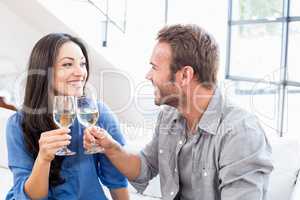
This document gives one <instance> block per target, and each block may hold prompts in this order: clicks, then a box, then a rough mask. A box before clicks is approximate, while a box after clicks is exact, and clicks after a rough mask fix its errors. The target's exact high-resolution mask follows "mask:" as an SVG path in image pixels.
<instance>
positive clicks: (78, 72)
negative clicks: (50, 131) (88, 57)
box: [74, 64, 84, 76]
mask: <svg viewBox="0 0 300 200" xmlns="http://www.w3.org/2000/svg"><path fill="white" fill-rule="evenodd" d="M74 74H75V75H77V76H82V75H84V67H82V66H81V65H80V64H76V65H75V67H74Z"/></svg>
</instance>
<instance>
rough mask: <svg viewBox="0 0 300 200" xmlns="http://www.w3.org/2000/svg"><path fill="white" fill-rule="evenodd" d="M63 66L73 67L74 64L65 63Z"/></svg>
mask: <svg viewBox="0 0 300 200" xmlns="http://www.w3.org/2000/svg"><path fill="white" fill-rule="evenodd" d="M62 66H63V67H71V66H72V63H64V64H63V65H62Z"/></svg>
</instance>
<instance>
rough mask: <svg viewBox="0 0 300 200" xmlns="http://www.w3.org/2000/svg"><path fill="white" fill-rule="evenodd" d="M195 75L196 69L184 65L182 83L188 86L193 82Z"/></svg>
mask: <svg viewBox="0 0 300 200" xmlns="http://www.w3.org/2000/svg"><path fill="white" fill-rule="evenodd" d="M193 77H194V69H193V68H192V67H191V66H184V67H183V68H182V85H183V86H186V85H189V84H190V83H191V81H192V80H193Z"/></svg>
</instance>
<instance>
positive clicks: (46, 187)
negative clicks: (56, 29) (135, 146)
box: [6, 33, 129, 200]
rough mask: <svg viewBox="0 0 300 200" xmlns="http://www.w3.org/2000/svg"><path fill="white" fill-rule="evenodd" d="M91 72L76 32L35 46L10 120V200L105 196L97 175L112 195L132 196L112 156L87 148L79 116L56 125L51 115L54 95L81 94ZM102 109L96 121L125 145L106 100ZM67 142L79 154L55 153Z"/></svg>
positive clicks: (85, 53)
mask: <svg viewBox="0 0 300 200" xmlns="http://www.w3.org/2000/svg"><path fill="white" fill-rule="evenodd" d="M88 72H89V62H88V55H87V51H86V48H85V47H84V45H83V43H82V42H80V40H79V39H77V38H74V37H72V36H70V35H68V34H62V33H54V34H49V35H47V36H45V37H43V38H42V39H40V40H39V41H38V42H37V44H36V45H35V46H34V48H33V50H32V53H31V56H30V60H29V69H28V79H27V83H26V90H25V98H24V104H23V108H22V110H21V111H20V112H17V113H16V114H15V115H13V116H12V117H11V118H10V119H9V121H8V124H7V133H6V134H7V145H8V158H9V167H10V170H11V171H12V173H13V176H14V185H13V187H12V189H11V190H10V191H9V193H8V195H7V197H6V199H7V200H8V199H9V200H11V199H22V200H23V199H68V200H71V199H74V200H75V199H76V200H78V199H107V197H106V196H105V194H104V192H103V189H102V187H101V184H100V183H99V179H98V178H100V180H101V182H102V184H104V185H105V186H107V187H108V188H109V189H110V193H111V196H112V198H113V199H122V200H123V199H125V200H126V199H129V198H128V191H127V188H126V187H127V180H126V178H125V177H124V176H123V175H122V174H120V173H119V171H117V170H116V168H114V167H113V165H111V163H110V162H109V161H108V159H107V158H106V157H105V156H104V155H102V154H94V155H85V154H84V150H83V145H82V137H83V135H82V134H83V132H84V130H83V127H82V126H81V125H80V124H79V123H78V121H77V119H76V120H75V121H74V123H73V125H72V126H71V127H70V130H69V129H67V128H57V126H56V125H55V124H54V122H53V119H52V113H53V111H52V100H53V96H54V95H65V96H81V95H82V94H83V90H84V86H85V84H86V81H87V79H88ZM99 109H100V110H101V115H100V118H99V120H98V122H97V123H98V126H100V127H102V128H104V129H106V130H107V129H110V131H109V132H111V133H112V137H114V138H115V139H116V140H117V141H118V142H119V143H120V144H122V145H123V144H124V138H123V136H122V135H121V134H120V129H119V128H118V124H117V121H116V118H115V117H114V116H113V115H112V114H111V112H110V110H109V108H108V107H107V106H105V105H104V104H103V103H99ZM69 132H71V134H68V133H69ZM70 135H72V138H71V136H70ZM66 145H69V146H68V148H70V149H71V150H72V151H75V152H76V155H73V156H65V157H62V156H55V153H56V152H57V151H58V150H59V149H60V148H62V147H63V146H66Z"/></svg>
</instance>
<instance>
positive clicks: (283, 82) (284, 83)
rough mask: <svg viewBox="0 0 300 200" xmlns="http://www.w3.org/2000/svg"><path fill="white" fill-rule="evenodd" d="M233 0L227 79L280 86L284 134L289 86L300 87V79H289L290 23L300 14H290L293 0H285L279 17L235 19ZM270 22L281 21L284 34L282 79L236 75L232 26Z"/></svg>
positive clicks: (280, 122)
mask: <svg viewBox="0 0 300 200" xmlns="http://www.w3.org/2000/svg"><path fill="white" fill-rule="evenodd" d="M233 1H235V0H228V18H227V44H226V63H225V79H227V80H231V81H245V82H249V83H251V82H252V83H253V82H260V83H267V84H271V85H276V86H278V87H279V90H280V91H279V99H278V104H277V105H278V108H279V110H278V116H277V130H279V135H280V136H281V137H282V136H283V132H284V131H283V129H284V120H285V115H284V113H285V109H286V106H285V104H286V102H285V101H286V95H287V92H288V91H287V88H288V86H294V87H300V80H299V81H291V80H288V79H287V71H288V66H287V59H288V44H289V25H290V23H291V22H300V13H299V16H290V3H291V0H282V1H283V8H282V9H283V12H282V14H283V16H281V17H277V18H262V19H250V20H233V18H232V9H233V3H232V2H233ZM268 23H281V24H282V35H281V58H280V80H279V81H267V80H262V79H260V78H253V77H247V76H236V75H231V73H230V68H231V65H230V59H231V42H232V27H234V26H240V25H249V24H268Z"/></svg>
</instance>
